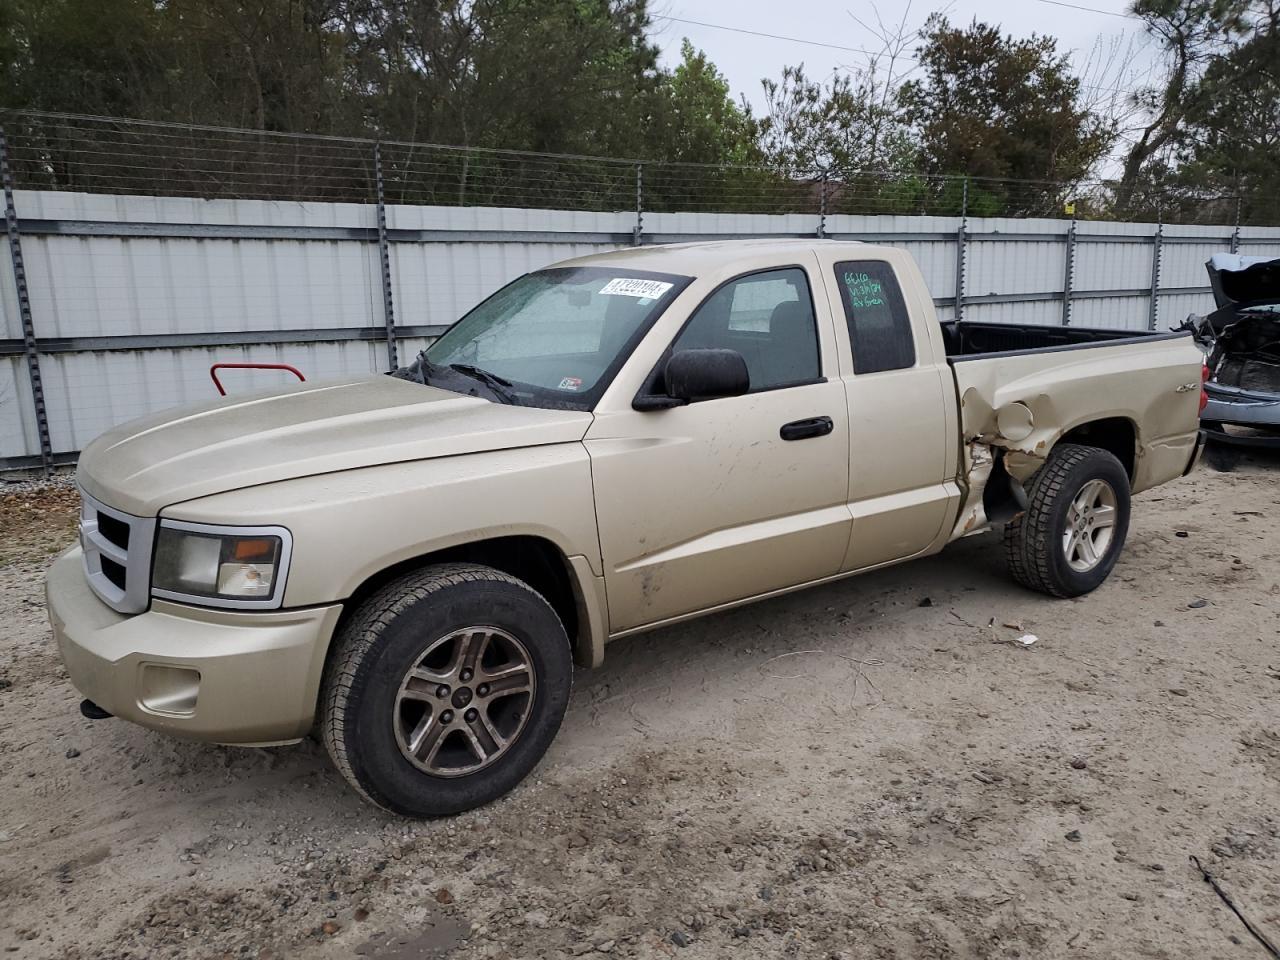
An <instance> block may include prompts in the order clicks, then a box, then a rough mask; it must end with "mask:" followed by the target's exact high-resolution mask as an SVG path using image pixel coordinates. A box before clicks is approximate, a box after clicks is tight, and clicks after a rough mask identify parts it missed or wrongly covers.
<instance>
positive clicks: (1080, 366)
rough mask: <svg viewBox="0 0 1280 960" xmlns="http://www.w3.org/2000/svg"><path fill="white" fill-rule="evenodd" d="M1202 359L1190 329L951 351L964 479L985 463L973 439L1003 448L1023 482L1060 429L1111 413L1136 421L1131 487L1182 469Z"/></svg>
mask: <svg viewBox="0 0 1280 960" xmlns="http://www.w3.org/2000/svg"><path fill="white" fill-rule="evenodd" d="M1171 341H1173V342H1171ZM1201 362H1202V357H1201V355H1200V351H1199V350H1198V349H1196V347H1195V346H1194V344H1193V343H1192V341H1191V338H1190V337H1187V336H1146V337H1142V338H1141V339H1135V340H1133V341H1111V342H1109V343H1107V344H1106V347H1105V349H1091V348H1088V347H1084V348H1070V349H1060V350H1045V351H1039V352H1032V353H1025V354H1006V355H988V356H981V355H979V356H975V357H972V358H962V359H957V360H955V361H953V368H954V370H955V377H956V390H957V394H958V396H959V400H960V420H961V426H962V430H963V438H964V442H965V444H966V448H967V453H968V455H969V456H970V458H971V464H970V466H971V469H972V470H973V473H972V474H971V476H970V483H971V486H973V487H979V488H980V487H981V486H982V485H983V483H984V479H983V475H984V474H989V473H990V469H991V464H990V463H989V462H985V461H984V462H975V461H973V460H972V455H973V447H974V445H975V444H982V445H987V446H990V447H995V448H997V449H1000V450H1003V451H1005V456H1004V463H1005V467H1006V469H1007V470H1008V472H1009V474H1010V475H1011V476H1012V477H1013V478H1014V479H1016V480H1018V481H1021V482H1024V483H1025V482H1026V481H1028V480H1029V479H1030V478H1031V476H1032V475H1033V474H1034V473H1035V472H1036V471H1037V470H1038V469H1039V468H1040V467H1041V466H1042V465H1043V464H1044V462H1045V458H1046V457H1047V456H1048V454H1049V451H1050V450H1051V449H1052V448H1053V447H1054V445H1055V444H1056V443H1057V442H1058V441H1059V440H1060V439H1061V438H1062V437H1063V435H1065V434H1066V433H1068V432H1069V431H1071V430H1073V429H1075V428H1077V427H1081V426H1084V425H1085V424H1088V423H1090V422H1093V421H1097V420H1106V419H1111V418H1119V419H1121V420H1124V421H1127V422H1128V423H1129V424H1130V425H1131V426H1132V428H1133V433H1134V437H1135V449H1134V451H1133V454H1134V456H1133V462H1134V469H1133V490H1134V491H1135V492H1137V491H1140V490H1145V489H1147V488H1148V487H1152V486H1155V485H1156V484H1159V483H1163V482H1165V481H1166V480H1170V479H1172V478H1174V477H1177V476H1179V475H1180V474H1181V473H1182V472H1183V470H1184V469H1185V468H1186V465H1187V462H1188V460H1189V458H1190V457H1191V455H1192V451H1193V450H1194V448H1195V442H1196V431H1197V407H1198V403H1199V389H1198V388H1199V381H1200V368H1201Z"/></svg>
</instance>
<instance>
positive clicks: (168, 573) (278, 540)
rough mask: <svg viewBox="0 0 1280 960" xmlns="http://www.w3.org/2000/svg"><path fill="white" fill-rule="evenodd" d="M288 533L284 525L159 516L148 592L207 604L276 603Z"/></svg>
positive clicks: (252, 606) (271, 605)
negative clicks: (224, 523)
mask: <svg viewBox="0 0 1280 960" xmlns="http://www.w3.org/2000/svg"><path fill="white" fill-rule="evenodd" d="M292 549H293V538H292V537H291V536H290V535H289V531H288V530H286V529H285V528H284V527H220V526H213V525H210V524H204V523H187V522H185V521H182V520H161V521H160V533H159V536H158V538H157V540H156V554H155V565H154V567H153V569H152V574H151V595H152V596H153V597H161V598H163V599H165V600H182V601H185V602H187V603H198V604H203V605H204V606H209V607H233V608H247V609H255V608H256V609H265V608H275V607H278V606H280V604H281V602H282V601H283V598H284V581H285V576H286V574H287V573H288V572H289V555H290V553H291V552H292Z"/></svg>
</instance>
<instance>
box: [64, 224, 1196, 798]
mask: <svg viewBox="0 0 1280 960" xmlns="http://www.w3.org/2000/svg"><path fill="white" fill-rule="evenodd" d="M1200 402H1202V356H1201V354H1200V352H1199V351H1198V350H1197V348H1196V347H1195V346H1194V345H1193V343H1192V341H1191V338H1190V336H1189V335H1188V334H1186V333H1181V334H1150V335H1141V334H1138V335H1135V334H1133V333H1131V332H1125V331H1114V330H1084V329H1076V328H1070V327H1068V328H1059V327H1026V326H1015V325H1009V324H978V323H967V322H966V323H958V324H956V323H945V324H944V323H939V322H938V320H937V318H936V317H935V314H934V307H933V301H932V300H931V298H930V296H929V293H928V290H927V289H926V287H925V284H924V281H923V279H922V278H921V275H920V272H919V271H918V270H917V268H916V266H915V264H914V262H913V261H912V260H911V258H910V257H909V256H908V255H907V254H906V253H904V252H903V251H901V250H897V249H893V248H888V247H878V246H869V245H864V244H860V243H845V242H834V241H823V240H812V241H803V240H757V241H733V242H719V243H700V244H686V245H679V246H665V247H650V248H638V249H631V250H623V251H618V252H615V253H608V254H602V255H599V256H590V257H584V258H581V259H577V260H570V261H567V262H565V263H561V264H558V265H556V266H552V267H548V268H547V269H545V270H538V271H536V272H534V273H530V274H527V275H525V276H522V277H520V278H519V279H518V280H515V281H514V282H513V283H511V284H509V285H508V286H506V287H504V288H502V289H501V290H499V291H498V292H497V293H495V294H494V295H493V296H491V297H490V298H489V299H487V300H485V301H484V302H483V303H481V304H480V305H479V306H477V307H476V308H475V309H474V310H472V311H471V312H470V313H468V314H467V315H466V316H465V317H463V318H462V319H461V320H459V321H458V322H457V323H456V324H454V325H453V326H452V327H451V328H450V329H449V330H448V332H446V333H445V334H444V335H443V336H441V337H440V338H439V339H438V340H437V341H436V342H435V343H434V344H432V345H431V346H430V348H429V349H427V350H426V351H424V352H423V353H422V354H421V355H420V356H419V357H418V359H417V361H416V362H415V363H413V364H412V365H411V366H409V367H407V368H404V369H401V370H398V371H397V372H396V373H395V374H394V375H391V376H371V377H365V378H359V379H353V380H344V381H338V382H329V383H307V384H304V385H300V386H297V387H295V388H292V389H286V390H281V391H276V392H272V393H261V394H257V395H252V396H246V397H237V398H233V399H226V400H221V401H217V402H214V403H209V404H206V405H203V406H199V407H190V408H186V409H181V410H176V411H172V412H167V413H164V414H161V415H158V416H153V417H150V418H147V419H143V420H138V421H135V422H133V423H130V424H127V425H125V426H122V427H119V428H116V429H114V430H112V431H110V432H109V433H107V434H105V435H103V436H102V437H100V438H98V439H97V440H96V441H94V442H93V443H92V444H90V446H89V447H88V448H87V449H86V450H85V451H84V453H83V455H82V457H81V459H80V465H79V471H78V481H79V485H80V490H81V493H82V498H83V514H82V519H81V526H80V544H79V546H76V547H74V548H72V549H71V550H69V551H67V552H66V553H64V554H63V555H62V556H61V557H60V558H59V559H58V560H57V561H56V562H55V563H54V565H53V567H52V568H51V569H50V571H49V575H48V604H49V613H50V617H51V619H52V622H53V628H54V633H55V635H56V637H57V642H58V645H59V648H60V650H61V654H62V657H63V660H64V661H65V663H66V666H67V670H68V672H69V673H70V676H71V680H72V682H73V683H74V684H75V685H76V687H77V688H78V689H79V690H80V691H81V692H82V693H83V694H84V696H85V697H86V698H88V699H86V701H85V702H84V703H83V704H82V705H81V707H82V709H83V710H85V711H86V712H88V713H90V714H91V715H94V716H105V715H107V714H114V715H117V716H120V717H123V718H126V719H128V720H131V721H133V722H135V723H139V724H142V725H144V726H147V727H151V728H153V729H155V730H160V731H164V732H165V733H170V734H174V735H176V736H184V737H192V738H197V739H204V740H214V741H219V742H223V743H231V744H244V745H265V744H278V743H282V742H288V741H294V740H297V739H299V738H302V737H304V736H306V735H307V734H308V733H309V732H311V731H313V730H317V731H318V733H319V734H320V735H321V736H322V737H323V740H324V742H325V744H326V745H327V747H328V750H329V752H330V754H331V756H332V758H333V760H334V762H335V763H336V765H337V767H338V769H339V770H341V772H342V773H343V775H344V776H345V777H346V778H347V779H348V780H349V781H350V783H351V785H352V786H353V787H355V789H356V790H358V791H360V793H361V794H363V795H364V796H365V797H366V798H368V799H369V800H371V801H372V802H374V803H376V804H378V805H380V806H382V807H385V808H386V809H388V810H392V811H395V812H397V813H400V814H404V815H406V816H430V815H439V814H447V813H452V812H456V811H461V810H465V809H468V808H471V807H474V806H477V805H479V804H482V803H485V802H487V801H489V800H492V799H494V798H495V797H498V796H500V795H502V794H503V793H505V792H506V791H508V790H510V789H511V788H512V787H514V786H515V785H516V784H517V783H519V782H520V781H521V779H523V778H524V777H525V776H526V775H528V773H529V772H530V770H532V769H533V767H534V766H535V764H537V762H538V760H539V759H540V758H541V757H542V755H543V753H544V752H545V751H546V750H547V747H548V746H549V745H550V743H551V741H552V739H553V737H554V736H555V734H556V731H557V730H558V728H559V726H560V722H561V719H562V717H563V716H564V712H565V707H566V704H567V703H568V700H569V693H570V687H571V684H572V679H573V670H574V663H575V662H576V663H577V664H580V665H587V666H591V665H596V664H599V663H600V662H601V658H602V657H603V656H604V649H605V644H606V643H607V642H608V641H609V640H611V639H615V638H617V637H621V636H626V635H627V634H631V633H635V632H637V631H641V630H649V629H652V628H654V627H659V626H662V625H664V624H670V623H674V622H676V621H678V620H683V619H687V618H689V617H696V616H700V615H702V614H706V613H711V612H714V611H717V610H724V609H726V608H728V607H732V606H735V605H738V604H743V603H749V602H751V601H753V600H759V599H761V598H764V597H771V596H775V595H777V594H780V593H783V592H785V591H789V590H795V589H798V588H801V587H805V586H809V585H812V584H817V583H824V582H827V581H830V580H834V579H836V578H838V577H845V576H849V575H852V574H856V573H860V572H862V571H865V570H871V569H875V568H877V567H882V566H885V565H887V564H892V563H898V562H900V561H903V560H910V559H911V558H913V557H921V556H926V555H928V554H931V553H935V552H937V551H938V550H941V549H942V547H943V546H945V545H946V544H947V543H948V542H950V541H952V540H955V539H957V538H959V537H963V536H966V535H968V534H973V533H978V532H981V531H983V530H986V529H988V528H990V527H992V526H997V527H1001V528H1003V536H1004V545H1005V551H1006V553H1007V555H1008V560H1009V567H1010V570H1011V572H1012V574H1013V576H1014V578H1015V579H1017V580H1018V581H1019V582H1020V583H1022V584H1025V585H1026V586H1027V587H1029V588H1031V589H1034V590H1039V591H1043V592H1044V593H1047V594H1050V595H1052V596H1056V597H1070V596H1077V595H1080V594H1083V593H1086V592H1088V591H1090V590H1092V589H1094V588H1095V587H1097V586H1098V585H1099V584H1100V583H1101V582H1102V581H1103V580H1104V579H1106V577H1107V575H1108V573H1109V572H1110V571H1111V568H1112V566H1113V565H1114V564H1115V562H1116V558H1117V556H1118V555H1119V553H1120V550H1121V548H1122V546H1123V544H1124V540H1125V533H1126V530H1127V528H1128V523H1129V504H1130V500H1129V497H1130V494H1131V493H1132V492H1134V491H1139V490H1144V489H1146V488H1148V487H1151V486H1153V485H1155V484H1158V483H1163V482H1165V481H1166V480H1171V479H1173V478H1175V477H1178V476H1179V475H1181V474H1183V473H1185V472H1186V471H1188V470H1189V469H1190V468H1191V466H1192V465H1193V464H1194V462H1195V457H1196V453H1197V450H1198V446H1199V443H1198V430H1197V426H1198V416H1197V414H1198V404H1199V403H1200Z"/></svg>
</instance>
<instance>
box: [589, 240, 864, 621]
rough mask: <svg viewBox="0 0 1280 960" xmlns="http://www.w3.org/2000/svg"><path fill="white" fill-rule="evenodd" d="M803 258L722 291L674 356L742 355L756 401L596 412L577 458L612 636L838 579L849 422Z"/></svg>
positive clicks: (823, 307) (823, 309)
mask: <svg viewBox="0 0 1280 960" xmlns="http://www.w3.org/2000/svg"><path fill="white" fill-rule="evenodd" d="M808 259H809V262H808V263H807V264H806V265H805V266H800V265H796V266H788V267H784V268H780V269H767V270H760V271H756V272H752V273H749V274H745V275H741V276H738V277H735V278H734V279H731V280H728V281H727V282H725V283H723V284H721V285H720V286H719V287H718V288H717V289H716V290H715V291H714V292H712V293H711V294H710V295H709V296H708V297H707V298H706V299H705V300H703V301H702V304H701V305H700V306H699V307H697V308H696V309H695V310H694V311H693V313H692V314H691V315H690V317H689V319H688V321H687V322H686V323H685V325H684V327H683V328H682V329H681V330H680V332H679V333H678V334H676V335H675V339H674V340H673V342H672V344H671V347H670V351H669V352H674V351H678V350H681V349H691V348H698V347H717V348H730V349H733V350H737V351H738V352H739V353H741V354H742V356H743V357H744V358H745V360H746V362H747V368H748V371H749V373H750V378H751V387H750V392H749V393H747V394H745V395H743V396H738V397H722V398H719V399H714V400H704V401H699V402H694V403H690V404H688V405H687V406H681V407H674V408H671V409H666V410H649V411H637V410H634V409H631V408H630V407H629V406H628V407H627V408H626V409H619V410H613V411H607V410H606V411H602V410H600V409H599V408H597V411H596V420H595V423H594V424H593V425H592V427H591V428H590V430H589V431H588V432H587V436H586V439H585V444H586V447H587V450H588V452H589V453H590V455H591V469H592V480H593V483H594V486H595V495H596V516H597V521H598V524H599V530H600V547H601V553H602V555H603V558H604V568H605V587H606V590H607V593H608V598H609V619H610V627H611V630H612V632H614V633H617V632H620V631H624V630H628V629H631V628H635V627H639V626H643V625H646V624H651V623H656V622H659V621H662V620H666V619H670V618H673V617H679V616H681V615H683V614H688V613H693V612H696V611H698V610H704V609H708V608H711V607H715V606H718V605H721V604H725V603H730V602H732V601H735V600H742V599H746V598H749V597H755V596H759V595H761V594H765V593H769V592H771V591H774V590H779V589H782V588H785V587H790V586H795V585H797V584H800V583H805V582H808V581H811V580H819V579H822V578H823V577H829V576H833V575H835V574H836V573H837V571H838V570H839V569H840V564H841V562H842V561H843V559H844V556H845V553H846V549H847V546H848V542H849V509H848V505H847V504H846V502H845V500H846V497H847V495H848V484H849V476H848V470H849V444H848V412H847V406H846V403H845V393H844V386H843V384H841V382H840V380H839V368H838V365H837V358H836V356H835V330H834V323H833V320H832V317H831V314H830V309H829V304H828V302H827V300H826V298H825V296H823V295H822V293H823V291H822V287H821V285H820V283H819V282H817V279H818V278H817V277H814V276H812V274H813V272H814V270H813V268H814V267H815V266H816V262H815V261H814V260H813V259H812V254H809V257H808ZM814 289H817V290H818V291H819V297H820V299H819V300H818V301H817V304H816V309H815V300H814V297H813V293H812V291H813V290H814ZM668 355H669V353H668ZM664 362H665V356H664ZM629 403H630V399H629V398H628V404H629Z"/></svg>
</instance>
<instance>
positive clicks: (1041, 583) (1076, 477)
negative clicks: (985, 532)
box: [1004, 443, 1129, 597]
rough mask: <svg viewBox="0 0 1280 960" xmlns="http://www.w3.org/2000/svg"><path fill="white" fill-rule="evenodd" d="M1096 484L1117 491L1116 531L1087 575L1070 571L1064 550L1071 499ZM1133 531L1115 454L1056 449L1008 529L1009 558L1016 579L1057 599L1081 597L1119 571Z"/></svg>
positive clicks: (1124, 478)
mask: <svg viewBox="0 0 1280 960" xmlns="http://www.w3.org/2000/svg"><path fill="white" fill-rule="evenodd" d="M1093 480H1103V481H1105V482H1106V483H1107V484H1109V485H1110V486H1111V488H1112V490H1113V491H1114V492H1115V499H1116V507H1115V513H1116V516H1115V526H1114V531H1113V534H1112V537H1111V542H1110V543H1109V544H1108V546H1107V549H1106V551H1105V553H1104V554H1103V555H1102V556H1101V558H1100V560H1099V561H1098V563H1097V565H1096V566H1095V567H1094V568H1093V569H1091V570H1088V571H1087V572H1081V571H1079V570H1074V569H1072V567H1071V565H1070V564H1069V563H1068V562H1067V556H1066V552H1065V550H1064V549H1063V537H1064V535H1065V534H1066V533H1067V531H1068V525H1069V520H1068V513H1069V511H1070V509H1071V504H1072V500H1073V499H1074V498H1075V497H1076V496H1077V495H1078V494H1079V493H1080V492H1081V491H1082V490H1083V489H1084V487H1085V485H1086V484H1088V483H1089V482H1090V481H1093ZM1128 532H1129V476H1128V474H1127V473H1126V472H1125V469H1124V466H1123V465H1122V464H1121V463H1120V461H1119V460H1117V459H1116V457H1115V455H1114V454H1112V453H1110V452H1108V451H1106V450H1101V449H1099V448H1097V447H1085V446H1080V445H1078V444H1073V443H1068V444H1062V445H1061V446H1059V447H1056V448H1055V449H1054V450H1053V451H1052V452H1051V453H1050V455H1049V460H1048V462H1047V463H1046V464H1045V465H1044V466H1043V467H1042V468H1041V469H1040V470H1039V471H1038V472H1037V473H1036V475H1035V476H1034V477H1032V479H1031V483H1030V486H1029V487H1028V490H1027V509H1026V510H1024V511H1023V512H1022V513H1020V514H1018V516H1016V517H1014V518H1013V519H1012V520H1010V521H1009V522H1008V523H1007V524H1006V525H1005V528H1004V548H1005V559H1006V560H1007V561H1008V564H1009V572H1010V573H1011V574H1012V575H1013V579H1014V580H1016V581H1018V583H1020V584H1022V585H1023V586H1024V587H1028V588H1029V589H1031V590H1038V591H1040V592H1041V593H1047V594H1049V595H1050V596H1053V597H1078V596H1080V595H1081V594H1085V593H1088V592H1089V591H1091V590H1094V589H1096V588H1097V587H1098V586H1099V585H1100V584H1101V583H1102V582H1103V581H1104V580H1106V579H1107V575H1108V574H1110V573H1111V568H1112V567H1114V566H1115V564H1116V560H1117V558H1118V557H1119V556H1120V551H1121V550H1122V549H1123V548H1124V541H1125V536H1126V534H1127V533H1128Z"/></svg>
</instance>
